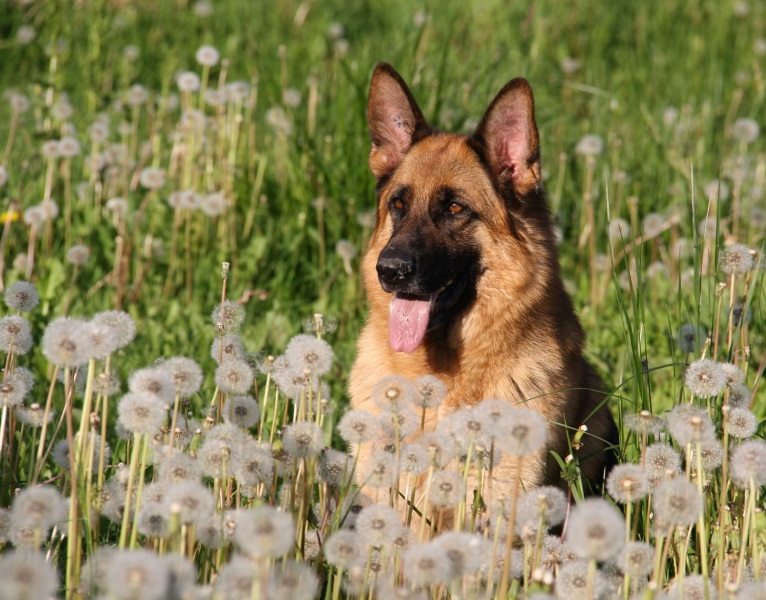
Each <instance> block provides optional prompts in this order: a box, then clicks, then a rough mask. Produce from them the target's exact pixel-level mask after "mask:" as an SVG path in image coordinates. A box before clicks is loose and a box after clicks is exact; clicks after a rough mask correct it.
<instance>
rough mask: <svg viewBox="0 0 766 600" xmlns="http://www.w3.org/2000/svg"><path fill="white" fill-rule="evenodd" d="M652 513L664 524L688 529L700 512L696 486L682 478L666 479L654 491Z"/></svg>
mask: <svg viewBox="0 0 766 600" xmlns="http://www.w3.org/2000/svg"><path fill="white" fill-rule="evenodd" d="M653 507H654V513H655V515H656V517H657V518H658V519H659V520H660V521H661V522H662V523H665V524H669V525H678V526H685V527H688V526H689V525H692V524H693V523H695V522H696V521H697V519H698V518H699V516H700V514H701V512H702V496H700V493H699V491H697V486H696V485H694V484H693V483H692V482H690V481H688V480H687V479H685V478H683V477H675V478H673V479H666V480H665V481H663V482H662V483H660V484H659V485H658V486H657V488H656V489H655V490H654V504H653Z"/></svg>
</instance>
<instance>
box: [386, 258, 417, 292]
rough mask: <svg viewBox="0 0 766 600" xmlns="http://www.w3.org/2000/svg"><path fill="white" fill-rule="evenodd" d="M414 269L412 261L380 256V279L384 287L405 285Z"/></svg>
mask: <svg viewBox="0 0 766 600" xmlns="http://www.w3.org/2000/svg"><path fill="white" fill-rule="evenodd" d="M412 268H413V263H412V261H411V260H406V259H404V258H401V257H399V256H393V257H387V256H380V257H379V258H378V265H377V270H378V278H379V279H380V282H381V283H383V284H384V285H390V286H395V285H401V284H403V283H404V282H405V281H406V280H407V279H408V277H409V274H410V273H411V272H412Z"/></svg>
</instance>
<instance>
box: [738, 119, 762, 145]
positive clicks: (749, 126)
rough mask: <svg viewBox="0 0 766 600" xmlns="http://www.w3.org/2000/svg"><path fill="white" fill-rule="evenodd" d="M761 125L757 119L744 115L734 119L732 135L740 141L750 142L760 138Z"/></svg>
mask: <svg viewBox="0 0 766 600" xmlns="http://www.w3.org/2000/svg"><path fill="white" fill-rule="evenodd" d="M760 133H761V127H760V126H759V125H758V122H757V121H756V120H755V119H749V118H747V117H742V118H739V119H737V120H736V121H734V125H733V126H732V128H731V136H732V137H733V138H734V139H735V140H737V141H738V142H743V143H745V144H749V143H751V142H754V141H755V140H757V139H758V136H759V135H760Z"/></svg>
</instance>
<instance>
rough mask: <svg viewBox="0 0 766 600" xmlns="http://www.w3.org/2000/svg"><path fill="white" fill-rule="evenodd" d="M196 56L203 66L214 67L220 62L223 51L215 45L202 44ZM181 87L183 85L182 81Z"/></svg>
mask: <svg viewBox="0 0 766 600" xmlns="http://www.w3.org/2000/svg"><path fill="white" fill-rule="evenodd" d="M194 58H195V59H196V60H197V62H198V63H199V64H201V65H202V66H203V67H214V66H215V65H217V64H218V61H219V60H221V53H220V52H218V50H217V49H216V48H215V47H213V46H200V47H199V48H198V49H197V52H196V53H195V55H194ZM179 87H181V85H180V82H179ZM191 91H196V90H191Z"/></svg>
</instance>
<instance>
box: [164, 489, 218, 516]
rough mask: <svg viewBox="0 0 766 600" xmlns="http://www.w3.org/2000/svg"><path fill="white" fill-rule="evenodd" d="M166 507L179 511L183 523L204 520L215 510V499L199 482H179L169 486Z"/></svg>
mask: <svg viewBox="0 0 766 600" xmlns="http://www.w3.org/2000/svg"><path fill="white" fill-rule="evenodd" d="M165 503H166V506H167V507H169V508H170V510H171V511H177V512H178V517H179V519H180V521H181V523H196V522H197V521H200V520H204V519H205V518H206V517H208V516H209V515H210V514H212V513H213V511H214V510H215V498H214V497H213V494H212V493H211V492H210V490H209V489H208V488H207V486H206V485H204V484H202V483H200V482H199V481H178V482H175V483H173V485H170V486H168V489H167V494H166V495H165Z"/></svg>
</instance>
